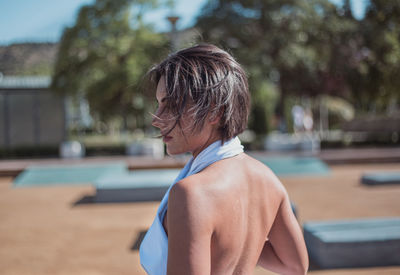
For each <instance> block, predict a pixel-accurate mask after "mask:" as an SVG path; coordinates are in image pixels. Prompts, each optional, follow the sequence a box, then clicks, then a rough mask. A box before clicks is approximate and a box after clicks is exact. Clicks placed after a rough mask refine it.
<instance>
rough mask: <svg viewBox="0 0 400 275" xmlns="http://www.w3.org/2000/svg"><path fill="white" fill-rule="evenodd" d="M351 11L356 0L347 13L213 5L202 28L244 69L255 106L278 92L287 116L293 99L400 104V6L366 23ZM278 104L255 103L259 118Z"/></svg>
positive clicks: (307, 1)
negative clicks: (271, 88)
mask: <svg viewBox="0 0 400 275" xmlns="http://www.w3.org/2000/svg"><path fill="white" fill-rule="evenodd" d="M350 6H351V5H350V1H349V0H346V1H344V4H343V6H341V7H338V6H335V5H334V4H332V3H331V2H330V1H328V0H269V1H259V0H218V1H209V4H208V5H206V6H205V8H204V9H203V11H202V13H201V15H200V16H199V17H198V19H197V27H199V29H201V31H202V35H203V38H204V40H205V41H208V42H212V43H215V44H218V45H220V46H222V47H224V48H226V49H230V50H231V51H232V53H233V54H234V55H235V56H236V58H237V59H238V60H239V62H240V63H241V64H243V65H244V67H245V68H246V70H247V72H248V74H249V81H250V88H251V92H252V94H253V95H252V96H253V99H254V98H257V99H258V98H260V96H259V95H260V94H262V93H265V89H263V88H262V87H265V86H268V85H269V86H271V85H275V87H276V89H277V90H278V91H279V94H280V100H279V102H278V104H277V107H276V110H277V112H278V113H280V115H283V113H284V112H283V110H284V100H285V98H286V97H287V96H289V95H291V96H308V97H314V96H316V95H320V94H326V95H334V96H339V97H342V98H345V99H346V100H348V101H350V102H351V103H352V104H354V105H356V106H357V107H358V108H359V109H361V110H365V111H368V110H370V109H371V108H372V107H373V106H376V105H379V104H380V105H379V106H387V103H388V102H389V101H390V100H393V98H397V100H399V99H400V98H399V94H400V93H399V88H398V87H400V85H399V84H400V83H399V81H400V78H399V77H396V75H399V64H400V62H398V61H400V60H399V58H400V51H399V50H400V47H399V45H400V44H399V41H400V37H399V35H400V26H399V20H400V14H399V11H400V8H399V7H400V2H399V1H396V0H390V1H384V0H371V1H370V2H369V5H368V7H367V13H366V16H365V17H364V18H363V19H362V20H357V19H355V18H354V16H353V14H352V11H351V9H350ZM266 83H269V84H266ZM270 105H271V102H268V101H265V100H264V101H260V100H256V101H254V100H253V106H254V110H256V112H254V115H258V116H260V115H263V114H265V115H267V116H268V115H271V112H272V111H271V106H270ZM262 106H264V109H265V110H264V112H263V111H261V110H260V108H261V107H262ZM252 121H263V119H262V118H260V119H259V118H257V117H253V119H252ZM253 128H255V129H259V132H260V130H261V128H260V127H258V126H257V127H254V126H253ZM264 130H265V129H264ZM261 132H262V131H261Z"/></svg>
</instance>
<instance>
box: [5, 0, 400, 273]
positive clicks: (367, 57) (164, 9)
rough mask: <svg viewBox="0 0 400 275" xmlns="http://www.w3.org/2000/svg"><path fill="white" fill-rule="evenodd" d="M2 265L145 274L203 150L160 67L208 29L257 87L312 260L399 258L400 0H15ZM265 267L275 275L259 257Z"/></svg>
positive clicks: (384, 268)
mask: <svg viewBox="0 0 400 275" xmlns="http://www.w3.org/2000/svg"><path fill="white" fill-rule="evenodd" d="M0 15H1V16H0V220H1V223H0V244H1V248H0V274H6V275H11V274H12V275H15V274H22V275H25V274H34V275H36V274H38V275H39V274H52V275H69V274H74V275H75V274H82V275H87V274H89V275H108V274H143V275H144V274H145V271H144V270H143V269H142V268H141V266H140V262H139V253H138V248H139V245H140V242H141V240H142V239H143V236H144V234H145V232H146V230H147V229H148V227H149V226H150V224H151V222H152V221H153V218H154V215H155V213H156V210H157V208H158V205H159V201H160V200H161V198H162V196H163V195H164V193H165V191H166V190H167V188H168V187H169V185H170V184H171V183H172V182H173V180H174V178H175V177H176V175H177V174H178V173H179V169H180V168H182V167H183V165H184V164H185V162H186V161H187V160H188V157H189V156H188V155H182V156H177V157H175V158H171V157H168V156H166V155H165V148H164V145H163V143H162V142H161V140H159V139H158V138H155V137H156V136H157V135H158V134H159V133H158V132H157V131H156V129H155V128H153V127H152V126H151V119H152V116H151V114H150V113H151V112H154V110H155V108H156V99H155V87H150V86H149V85H148V83H147V82H146V78H145V75H146V72H147V71H148V70H149V69H150V68H151V66H153V65H154V64H157V63H158V62H160V61H161V60H163V59H164V58H165V57H166V56H167V55H168V54H170V53H171V52H174V51H176V50H179V49H182V48H185V47H188V46H192V45H195V44H198V43H202V42H207V43H213V44H215V45H217V46H219V47H221V48H223V49H225V50H227V51H228V52H230V53H231V54H232V55H233V56H234V57H235V58H236V59H237V60H238V62H239V63H240V64H242V66H243V67H244V69H245V70H246V72H247V74H248V77H249V84H250V91H251V96H252V108H251V114H250V119H249V125H248V129H247V130H246V131H245V132H244V133H243V134H241V135H240V139H241V141H242V143H243V144H244V145H245V149H246V151H247V153H248V154H249V155H251V156H253V157H254V158H256V159H258V160H259V161H261V162H263V163H264V164H265V165H267V166H268V167H270V168H271V170H272V171H273V172H274V173H275V174H276V175H277V176H278V177H279V180H281V182H282V183H283V185H284V186H285V188H286V189H287V191H288V194H289V196H290V199H291V202H292V209H293V210H294V213H295V214H296V217H297V220H298V222H299V224H300V225H301V226H302V229H303V232H304V236H305V239H306V244H307V249H308V251H309V255H310V262H311V266H310V272H312V273H313V274H314V275H319V274H324V275H325V274H326V275H328V274H336V275H347V274H351V275H354V274H363V275H374V274H379V275H380V274H386V275H389V274H390V275H394V274H396V275H397V274H399V273H400V257H399V255H400V245H399V244H400V218H399V217H400V200H399V197H400V189H399V183H400V77H399V76H400V1H398V0H190V1H185V0H97V1H95V0H69V1H50V0H37V1H25V0H13V1H7V0H0ZM254 274H255V275H262V274H264V275H267V274H272V273H271V272H268V271H266V270H262V269H261V268H256V270H255V273H254Z"/></svg>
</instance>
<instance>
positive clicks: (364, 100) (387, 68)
mask: <svg viewBox="0 0 400 275" xmlns="http://www.w3.org/2000/svg"><path fill="white" fill-rule="evenodd" d="M360 32H361V33H362V36H363V39H364V43H363V48H362V49H361V51H360V58H361V59H362V66H360V67H359V70H358V71H357V72H356V74H355V75H356V79H357V82H352V84H353V85H352V89H353V94H354V98H355V99H357V107H358V108H361V109H363V110H365V111H370V110H375V111H378V112H379V111H385V109H386V107H387V106H388V103H389V102H391V101H393V100H394V101H397V102H400V78H399V75H400V2H399V1H395V0H387V1H383V0H371V1H369V5H368V6H367V11H366V15H365V17H364V19H363V20H362V22H361V26H360Z"/></svg>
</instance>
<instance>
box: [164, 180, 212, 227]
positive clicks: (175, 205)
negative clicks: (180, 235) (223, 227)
mask: <svg viewBox="0 0 400 275" xmlns="http://www.w3.org/2000/svg"><path fill="white" fill-rule="evenodd" d="M209 205H210V204H209V203H208V202H207V196H206V195H205V192H204V189H203V188H202V184H201V182H200V179H199V178H198V177H195V176H191V177H188V178H185V179H183V180H181V181H179V182H177V183H176V184H175V185H174V186H173V187H172V188H171V191H170V194H169V199H168V209H169V210H170V211H168V212H169V213H171V214H173V216H172V218H176V219H177V221H182V220H185V221H186V222H187V223H188V224H189V225H192V226H200V225H201V226H202V227H208V226H211V217H210V213H212V211H210V209H209V207H210V206H209ZM171 222H174V221H171Z"/></svg>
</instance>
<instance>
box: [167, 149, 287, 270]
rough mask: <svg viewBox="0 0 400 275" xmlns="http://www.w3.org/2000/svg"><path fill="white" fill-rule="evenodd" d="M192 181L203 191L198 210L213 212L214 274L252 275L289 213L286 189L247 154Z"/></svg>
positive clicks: (218, 164)
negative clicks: (277, 222)
mask: <svg viewBox="0 0 400 275" xmlns="http://www.w3.org/2000/svg"><path fill="white" fill-rule="evenodd" d="M190 178H191V179H190ZM188 180H189V181H190V185H188V188H194V189H197V191H196V193H197V194H198V195H199V196H201V197H202V199H201V203H200V204H201V205H200V206H199V207H198V208H197V209H198V210H197V211H198V212H201V211H204V212H207V213H205V215H207V219H208V220H211V224H212V231H210V232H212V234H211V236H210V238H211V240H210V258H211V263H210V271H211V274H221V275H222V274H224V275H225V274H251V273H252V272H253V271H254V268H255V266H256V264H257V262H258V260H259V257H260V254H261V252H262V250H263V246H264V243H265V242H266V240H267V239H268V236H269V233H270V230H271V227H272V225H273V223H274V220H275V217H276V216H277V215H282V214H283V213H279V209H280V206H281V204H282V202H283V201H284V200H285V198H286V191H285V189H284V188H283V186H282V184H281V183H280V182H279V180H278V179H277V178H276V176H275V175H274V174H273V173H272V172H271V171H270V169H269V168H267V167H266V166H265V165H263V164H262V163H260V162H259V161H257V160H255V159H253V158H251V157H249V156H247V155H246V154H244V153H243V154H240V155H238V156H235V157H232V158H229V159H224V160H221V161H218V162H216V163H214V164H212V165H210V166H209V167H207V168H206V169H205V170H203V171H202V172H200V173H198V174H196V175H193V176H191V177H189V178H188ZM290 214H292V213H290ZM290 214H289V215H290ZM199 215H202V214H200V213H199ZM285 215H287V213H286V214H285ZM292 215H293V214H292ZM165 225H166V223H165ZM205 274H206V273H205Z"/></svg>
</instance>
